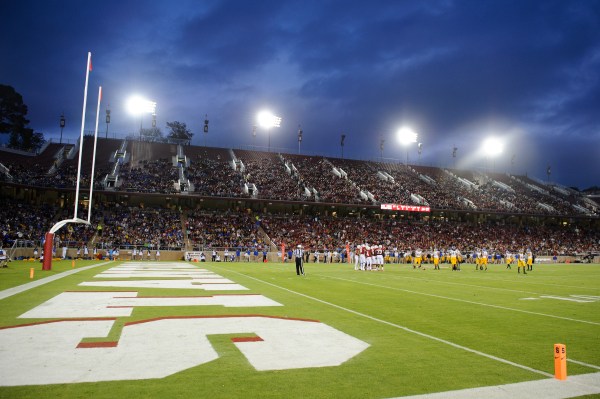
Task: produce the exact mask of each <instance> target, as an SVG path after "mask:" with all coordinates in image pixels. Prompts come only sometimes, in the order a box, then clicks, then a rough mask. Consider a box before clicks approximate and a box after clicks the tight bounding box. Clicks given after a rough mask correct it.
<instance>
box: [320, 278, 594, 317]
mask: <svg viewBox="0 0 600 399" xmlns="http://www.w3.org/2000/svg"><path fill="white" fill-rule="evenodd" d="M313 275H314V274H313ZM316 275H317V276H321V277H325V278H332V279H336V280H342V281H349V282H352V283H358V284H364V285H372V286H373V287H379V288H387V289H390V290H394V291H403V292H408V293H410V294H417V295H424V296H430V297H433V298H440V299H448V300H451V301H457V302H464V303H470V304H472V305H480V306H488V307H490V308H496V309H503V310H512V311H515V312H521V313H527V314H533V315H536V316H545V317H551V318H553V319H560V320H567V321H576V322H578V323H585V324H592V325H595V326H600V323H597V322H594V321H588V320H579V319H572V318H570V317H562V316H555V315H551V314H546V313H539V312H532V311H529V310H522V309H515V308H509V307H507V306H500V305H491V304H488V303H482V302H475V301H468V300H466V299H458V298H451V297H448V296H443V295H436V294H428V293H425V292H418V291H412V290H407V289H404V288H396V287H389V286H387V285H381V284H373V283H366V282H364V281H359V280H352V279H346V278H341V277H333V276H326V275H322V274H316Z"/></svg>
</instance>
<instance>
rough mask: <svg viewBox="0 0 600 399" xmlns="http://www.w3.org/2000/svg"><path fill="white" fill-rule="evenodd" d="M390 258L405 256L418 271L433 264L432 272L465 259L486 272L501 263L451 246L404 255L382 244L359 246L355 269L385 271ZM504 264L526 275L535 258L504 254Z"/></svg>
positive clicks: (528, 254) (495, 257)
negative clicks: (490, 265) (493, 264)
mask: <svg viewBox="0 0 600 399" xmlns="http://www.w3.org/2000/svg"><path fill="white" fill-rule="evenodd" d="M391 256H395V258H396V259H398V261H399V260H400V259H401V256H403V257H404V260H405V262H406V263H410V262H412V266H413V269H417V268H419V269H420V268H421V267H422V264H423V263H425V262H427V263H433V266H434V270H439V269H440V263H449V264H450V265H451V268H452V270H459V271H460V265H461V264H462V263H464V261H465V260H466V262H467V263H471V264H473V263H474V264H475V270H487V268H488V267H487V265H488V264H489V263H493V262H494V261H496V263H500V262H501V258H502V256H501V255H500V254H495V255H493V254H490V253H488V251H487V250H486V249H485V248H482V249H476V250H475V251H474V252H473V253H472V254H467V256H466V257H465V256H463V254H462V253H461V252H460V250H459V249H458V248H456V247H455V246H452V247H451V248H450V249H448V250H446V251H443V250H438V249H437V248H435V249H433V250H430V251H426V252H423V251H422V250H421V249H420V248H418V249H416V250H415V251H412V252H410V251H409V252H406V253H405V254H404V255H402V254H401V253H399V252H398V250H397V249H394V251H393V252H392V251H388V250H386V249H385V248H384V247H383V245H372V246H370V245H369V244H360V245H358V246H357V247H356V250H355V253H354V259H353V262H354V270H384V266H383V265H384V260H385V261H386V262H389V261H390V258H391ZM504 259H505V261H506V268H507V269H511V268H512V267H511V266H512V265H513V264H516V265H517V272H518V273H521V268H523V273H524V274H527V272H526V270H525V269H527V271H531V270H533V262H534V260H535V257H534V255H533V252H532V251H531V250H530V249H527V250H524V249H522V250H520V251H517V252H515V253H512V252H506V253H505V254H504Z"/></svg>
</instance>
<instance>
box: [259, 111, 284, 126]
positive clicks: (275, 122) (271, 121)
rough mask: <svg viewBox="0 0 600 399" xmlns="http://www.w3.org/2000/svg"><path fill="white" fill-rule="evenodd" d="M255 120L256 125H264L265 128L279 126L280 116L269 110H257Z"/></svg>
mask: <svg viewBox="0 0 600 399" xmlns="http://www.w3.org/2000/svg"><path fill="white" fill-rule="evenodd" d="M256 120H257V121H258V125H259V126H261V127H264V128H265V129H270V128H272V127H280V126H281V118H280V117H278V116H275V115H273V114H272V113H271V112H269V111H261V112H259V113H258V115H257V116H256Z"/></svg>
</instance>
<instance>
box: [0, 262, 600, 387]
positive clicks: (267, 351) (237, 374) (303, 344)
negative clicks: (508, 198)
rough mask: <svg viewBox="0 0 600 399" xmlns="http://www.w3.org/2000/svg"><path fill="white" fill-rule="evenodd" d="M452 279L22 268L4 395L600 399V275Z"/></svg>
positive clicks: (11, 302)
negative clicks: (557, 374)
mask: <svg viewBox="0 0 600 399" xmlns="http://www.w3.org/2000/svg"><path fill="white" fill-rule="evenodd" d="M443 266H444V265H443ZM443 266H442V270H433V267H432V266H430V265H426V266H425V267H426V269H425V270H419V269H413V268H412V266H410V265H404V264H400V265H397V264H392V265H385V271H377V272H375V271H370V272H361V271H355V270H353V267H352V266H350V265H347V264H344V265H340V264H323V263H321V264H314V263H309V264H306V265H305V270H306V275H305V276H297V275H296V272H295V267H294V265H293V263H264V264H263V263H243V262H242V263H210V262H208V263H185V262H107V261H77V262H76V263H75V265H73V264H72V263H71V261H55V262H54V264H53V270H52V271H42V270H41V266H40V264H39V263H32V262H25V261H15V262H11V263H10V265H9V267H8V268H5V269H0V298H1V299H0V309H1V312H0V327H1V328H0V365H1V370H2V371H1V372H0V398H32V397H53V398H81V397H93V398H128V399H136V398H167V397H168V398H190V399H191V398H280V397H286V398H395V397H403V396H411V395H423V394H434V393H445V394H444V395H450V394H449V391H457V390H461V391H460V392H461V393H460V394H458V396H453V397H478V396H477V395H475V396H473V395H471V394H469V392H473V391H472V390H471V389H473V388H482V387H497V386H507V387H513V386H516V387H521V386H523V387H526V388H523V389H524V391H523V395H522V396H519V395H515V394H514V393H512V394H511V393H509V392H511V391H510V390H509V389H502V388H500V389H499V390H497V391H495V392H496V394H497V395H500V396H493V397H552V396H548V395H546V394H543V393H542V391H536V389H542V388H539V387H538V388H536V387H537V385H535V384H534V383H531V384H528V382H531V381H542V385H543V384H546V382H547V383H548V384H550V383H552V384H554V383H558V384H568V382H569V381H570V380H572V379H577V378H578V377H583V376H584V375H585V376H587V377H586V378H588V381H591V383H589V384H588V385H587V388H586V389H588V390H585V389H584V390H583V391H578V390H574V391H568V390H567V391H566V393H561V394H557V396H554V397H574V396H582V395H587V396H585V397H596V396H595V395H598V394H599V393H600V377H599V376H600V374H597V373H599V372H600V265H598V264H551V265H550V264H543V265H534V270H533V271H531V272H528V274H527V275H523V274H517V270H516V266H513V268H512V270H507V269H506V266H505V265H490V266H489V270H487V271H475V266H474V265H471V264H463V265H462V270H461V271H451V270H450V269H448V268H444V267H443ZM32 267H33V268H34V269H35V270H34V272H35V274H34V278H33V279H30V275H29V273H30V269H31V268H32ZM50 277H54V279H53V280H52V279H50ZM35 284H38V285H35ZM557 343H562V344H565V345H566V348H567V357H568V376H569V377H568V378H567V382H557V380H554V379H553V375H554V359H553V345H554V344H557ZM594 373H595V374H594ZM544 381H545V382H544ZM519 383H524V384H519ZM553 386H554V385H553ZM590 387H592V388H591V389H590ZM594 387H595V388H596V389H597V390H595V389H594ZM551 389H554V388H551ZM462 390H464V391H462ZM474 392H477V391H474ZM482 392H485V391H482ZM498 392H500V393H498ZM501 392H504V396H502V395H501ZM469 395H471V396H469ZM482 395H483V396H481V395H479V397H492V395H487V394H485V395H484V394H482ZM527 395H529V396H527ZM432 397H443V396H432ZM448 397H451V396H448Z"/></svg>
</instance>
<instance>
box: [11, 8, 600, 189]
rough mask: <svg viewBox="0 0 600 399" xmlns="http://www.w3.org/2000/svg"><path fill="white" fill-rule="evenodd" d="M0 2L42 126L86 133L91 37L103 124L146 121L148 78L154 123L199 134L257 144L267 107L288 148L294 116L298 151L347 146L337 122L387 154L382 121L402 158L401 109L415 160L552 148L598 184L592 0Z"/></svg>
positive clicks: (535, 157) (532, 156) (507, 165)
mask: <svg viewBox="0 0 600 399" xmlns="http://www.w3.org/2000/svg"><path fill="white" fill-rule="evenodd" d="M2 15H3V18H2V24H0V37H1V38H2V39H1V40H0V51H1V54H2V55H3V57H2V62H0V83H2V84H8V85H11V86H13V87H14V88H15V89H16V90H17V91H18V92H19V93H21V94H22V95H23V99H24V101H25V103H26V104H27V105H28V106H29V119H30V120H31V124H30V126H31V127H33V128H34V129H36V130H37V131H42V132H44V133H45V134H46V136H47V137H58V135H59V132H60V130H59V127H58V120H59V116H60V114H61V112H64V113H65V115H66V117H67V127H66V129H65V131H64V136H65V137H67V138H69V139H71V140H73V139H75V138H76V137H77V135H78V134H79V128H80V125H81V107H82V100H83V85H84V80H85V63H86V57H87V52H88V51H91V52H92V54H93V56H92V57H93V71H92V73H91V75H90V94H89V97H88V113H87V118H86V130H87V129H89V130H93V125H94V118H95V106H96V101H97V91H98V86H99V85H102V86H103V90H104V98H103V105H102V112H104V109H105V107H106V104H107V102H108V103H110V108H111V110H112V123H111V125H110V127H109V135H110V136H112V135H113V132H115V133H117V134H122V135H124V134H126V133H129V132H132V131H134V130H135V129H138V128H139V123H140V120H139V118H134V117H133V116H131V115H129V114H128V113H127V111H126V110H125V102H126V100H127V98H128V97H130V96H131V95H132V94H140V95H143V96H146V97H147V98H150V99H153V100H154V101H156V102H157V103H158V106H157V120H158V125H159V127H161V128H162V129H163V131H166V129H165V123H166V122H167V121H174V120H177V121H181V122H185V123H186V124H187V125H188V127H189V128H190V129H191V130H192V131H193V132H194V133H195V138H194V142H195V143H196V144H200V145H202V144H203V143H204V140H206V144H207V145H212V146H220V147H234V148H235V147H242V146H247V145H252V144H253V138H252V125H253V124H255V115H256V113H257V112H258V111H260V110H262V109H264V108H268V109H270V110H272V112H274V113H275V114H277V115H279V116H281V117H282V118H283V122H282V126H281V127H280V128H275V129H273V130H272V132H271V147H272V148H285V149H286V151H288V152H297V151H298V141H297V130H298V125H301V126H302V129H303V131H304V136H303V142H302V145H301V151H302V153H305V154H321V155H331V156H340V154H341V148H340V135H341V134H342V133H343V134H345V135H346V142H345V146H344V156H345V157H347V158H357V159H376V158H379V157H380V156H381V152H380V141H381V140H382V139H383V140H385V144H384V151H383V156H384V157H385V158H390V159H396V160H403V161H404V160H406V156H407V149H406V148H405V147H402V146H401V145H400V144H399V143H398V142H397V140H396V138H395V132H396V131H397V130H398V128H399V127H401V126H405V125H406V126H410V127H412V128H413V129H414V130H415V131H417V132H418V134H419V141H420V142H422V143H423V153H422V155H421V157H420V160H419V158H418V155H417V150H416V145H412V146H410V147H408V156H409V162H410V163H413V162H414V163H417V162H420V163H421V164H426V165H434V166H442V167H444V166H452V165H453V159H452V156H451V154H452V147H453V146H456V147H457V148H458V152H457V158H456V165H457V166H458V167H466V168H492V169H495V170H496V171H502V172H505V171H506V172H510V171H511V170H512V171H513V172H514V173H519V174H520V173H528V175H530V176H535V177H538V178H540V179H543V180H546V167H547V166H548V165H550V166H551V170H552V175H551V180H552V181H554V182H558V183H560V184H563V185H567V186H578V187H580V188H586V187H589V186H592V185H600V1H594V0H586V1H564V0H559V1H552V0H542V1H528V0H517V1H508V0H506V1H503V0H495V1H486V0H474V1H451V0H440V1H436V0H427V1H399V0H392V1H383V0H381V1H351V0H346V1H306V0H305V1H192V0H189V1H188V0H184V1H180V0H177V1H125V2H117V1H103V2H83V1H77V2H75V1H27V0H21V1H14V2H8V3H5V4H3V6H2ZM204 114H208V116H209V119H210V131H209V133H208V135H206V137H205V136H204V134H203V133H202V124H203V120H204ZM103 120H104V117H103V116H102V118H101V125H100V129H99V131H100V133H101V134H102V135H103V134H104V132H105V129H106V125H105V124H104V123H102V121H103ZM144 125H145V126H149V125H150V118H149V117H148V118H147V119H145V120H144ZM490 135H494V136H496V137H501V138H503V139H504V140H505V143H506V144H505V149H504V152H503V154H502V155H500V156H499V157H498V158H497V159H496V160H494V161H491V160H490V158H489V157H488V156H486V154H484V153H483V151H482V150H481V149H480V145H481V143H482V141H483V139H484V138H485V137H487V136H490ZM254 144H255V145H257V146H266V145H267V134H266V133H265V131H262V130H260V129H259V130H258V135H257V137H256V140H255V142H254ZM513 155H514V157H515V158H514V159H515V161H514V164H513V165H511V162H510V160H511V158H512V157H513Z"/></svg>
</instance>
